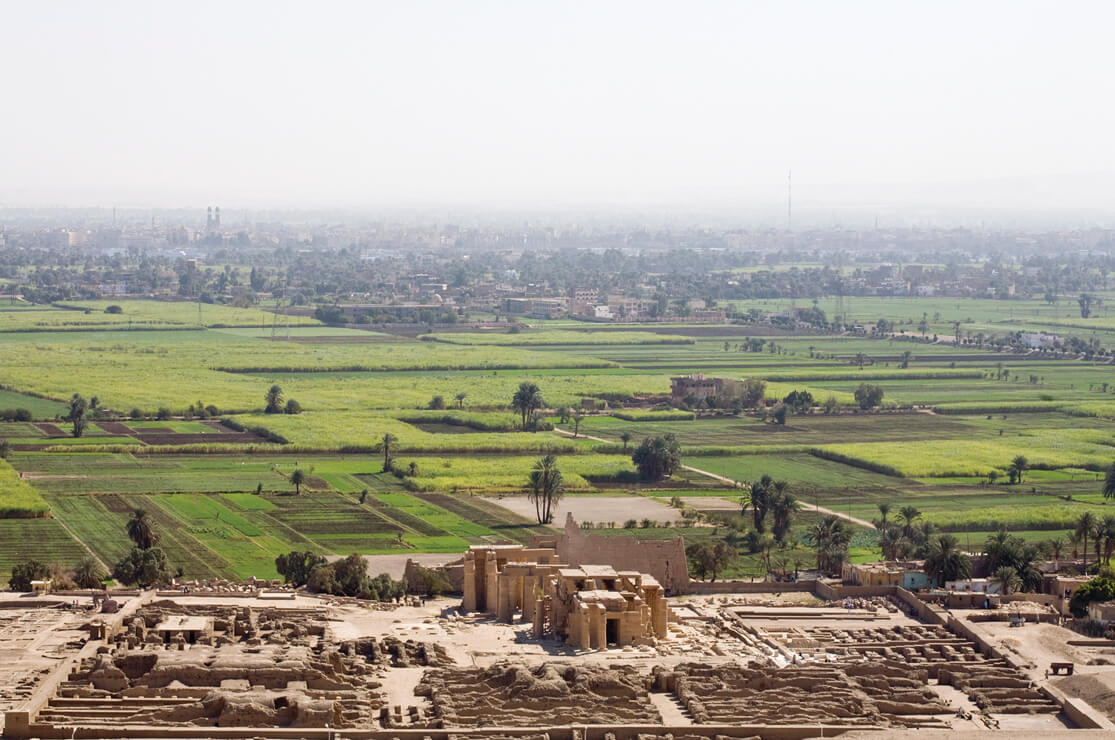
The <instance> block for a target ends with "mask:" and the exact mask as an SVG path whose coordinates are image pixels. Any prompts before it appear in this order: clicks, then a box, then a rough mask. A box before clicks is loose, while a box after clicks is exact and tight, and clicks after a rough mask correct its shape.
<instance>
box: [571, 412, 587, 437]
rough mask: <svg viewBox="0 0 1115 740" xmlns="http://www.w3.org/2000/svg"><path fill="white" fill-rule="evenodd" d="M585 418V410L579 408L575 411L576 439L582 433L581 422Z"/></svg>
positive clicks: (574, 428)
mask: <svg viewBox="0 0 1115 740" xmlns="http://www.w3.org/2000/svg"><path fill="white" fill-rule="evenodd" d="M584 420H585V412H584V411H582V410H581V409H577V410H576V411H574V412H573V437H574V439H575V438H576V437H577V435H578V434H580V433H581V422H582V421H584Z"/></svg>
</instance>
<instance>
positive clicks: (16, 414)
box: [0, 409, 32, 421]
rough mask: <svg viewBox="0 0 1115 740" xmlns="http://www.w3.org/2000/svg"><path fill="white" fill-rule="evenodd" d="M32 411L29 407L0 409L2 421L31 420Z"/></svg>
mask: <svg viewBox="0 0 1115 740" xmlns="http://www.w3.org/2000/svg"><path fill="white" fill-rule="evenodd" d="M31 419H32V417H31V412H30V411H28V410H27V409H4V410H2V411H0V421H31Z"/></svg>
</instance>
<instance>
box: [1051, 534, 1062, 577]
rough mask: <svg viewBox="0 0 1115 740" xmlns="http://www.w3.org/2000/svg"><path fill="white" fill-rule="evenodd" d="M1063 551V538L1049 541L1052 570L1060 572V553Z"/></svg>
mask: <svg viewBox="0 0 1115 740" xmlns="http://www.w3.org/2000/svg"><path fill="white" fill-rule="evenodd" d="M1064 551H1065V540H1064V538H1063V537H1054V538H1053V539H1051V540H1050V541H1049V552H1050V553H1051V554H1052V555H1053V570H1060V560H1061V553H1063V552H1064Z"/></svg>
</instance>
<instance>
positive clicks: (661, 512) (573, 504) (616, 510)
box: [489, 495, 681, 527]
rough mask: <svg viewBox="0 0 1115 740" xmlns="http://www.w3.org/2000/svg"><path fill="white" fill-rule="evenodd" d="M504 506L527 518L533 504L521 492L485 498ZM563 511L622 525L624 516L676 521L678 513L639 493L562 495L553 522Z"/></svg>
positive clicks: (580, 519)
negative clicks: (519, 494) (636, 494)
mask: <svg viewBox="0 0 1115 740" xmlns="http://www.w3.org/2000/svg"><path fill="white" fill-rule="evenodd" d="M489 500H490V501H493V502H495V503H497V504H499V505H500V506H502V507H504V508H505V509H509V510H511V511H513V512H515V513H516V514H518V515H519V516H524V517H527V518H528V519H534V518H535V512H534V504H532V503H531V502H530V500H529V499H527V497H526V496H525V495H523V496H503V497H501V498H492V499H489ZM567 512H572V513H573V518H574V519H576V520H577V521H578V522H594V523H599V522H615V524H616V526H617V527H619V526H622V525H623V523H624V522H626V521H627V520H628V519H635V520H637V521H642V520H643V519H653V520H654V521H656V522H677V521H680V520H681V512H680V511H678V510H677V509H671V508H670V507H669V506H667V505H666V504H664V503H662V502H660V501H655V500H654V499H651V498H645V497H643V496H566V497H565V498H563V499H562V500H561V501H559V502H558V506H557V512H556V514H555V516H554V521H555V522H559V523H560V522H564V521H565V515H566V513H567Z"/></svg>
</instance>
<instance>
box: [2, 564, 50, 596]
mask: <svg viewBox="0 0 1115 740" xmlns="http://www.w3.org/2000/svg"><path fill="white" fill-rule="evenodd" d="M49 575H50V566H49V565H47V564H46V563H43V562H40V561H38V560H27V561H24V562H22V563H17V564H16V566H15V567H14V568H12V577H11V578H9V579H8V588H9V589H11V590H12V591H30V590H31V581H41V580H43V579H44V578H46V577H47V576H49Z"/></svg>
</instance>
